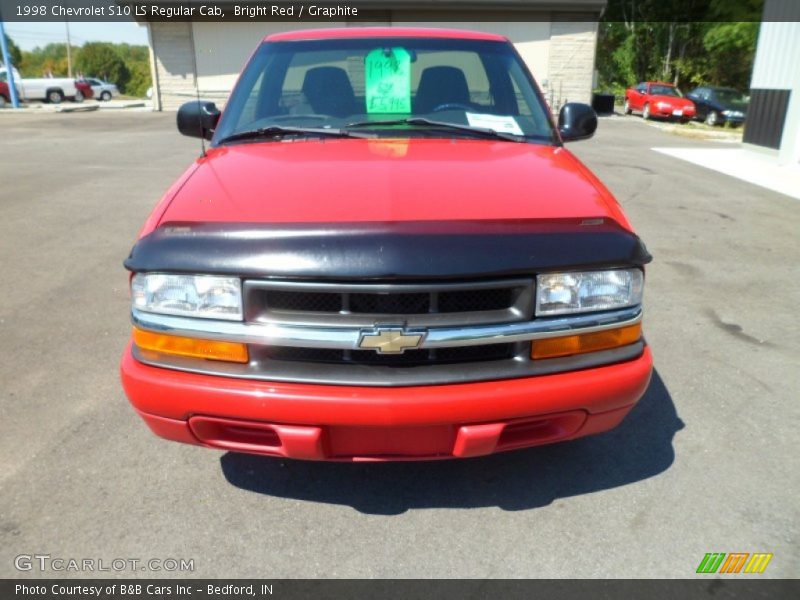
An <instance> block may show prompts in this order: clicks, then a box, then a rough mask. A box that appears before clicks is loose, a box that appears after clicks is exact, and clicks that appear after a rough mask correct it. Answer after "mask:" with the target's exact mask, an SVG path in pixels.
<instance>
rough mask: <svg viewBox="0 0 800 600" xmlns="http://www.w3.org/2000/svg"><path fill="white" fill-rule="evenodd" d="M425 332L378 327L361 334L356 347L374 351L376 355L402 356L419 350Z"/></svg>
mask: <svg viewBox="0 0 800 600" xmlns="http://www.w3.org/2000/svg"><path fill="white" fill-rule="evenodd" d="M424 337H425V332H415V331H405V330H403V329H400V328H388V327H378V328H376V329H373V330H371V331H364V332H362V333H361V339H359V340H358V347H359V348H363V349H364V350H375V351H376V352H377V353H378V354H402V353H403V352H405V351H406V350H412V349H414V348H419V345H420V344H421V343H422V339H423V338H424Z"/></svg>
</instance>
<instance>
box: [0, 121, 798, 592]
mask: <svg viewBox="0 0 800 600" xmlns="http://www.w3.org/2000/svg"><path fill="white" fill-rule="evenodd" d="M0 117H2V118H0V128H2V142H0V147H2V150H3V157H4V159H3V160H2V161H0V181H2V182H3V191H2V193H1V194H0V207H2V213H3V218H2V219H0V248H1V249H2V261H0V280H1V281H2V282H3V283H4V286H5V287H4V290H3V293H2V294H0V356H2V360H0V382H2V384H1V385H0V410H1V411H2V423H3V428H2V436H0V456H1V457H2V458H1V459H0V488H1V489H2V494H1V495H0V577H42V576H51V577H53V576H60V575H67V576H81V575H86V576H91V575H97V574H96V573H58V572H52V571H49V572H46V573H41V572H39V571H37V570H35V569H34V570H32V571H27V572H20V571H18V570H17V569H16V568H15V567H14V558H15V557H16V556H18V555H20V554H48V555H50V556H52V557H61V558H65V559H69V558H76V559H82V558H94V559H96V560H97V559H102V560H103V561H106V562H107V563H108V562H110V561H112V560H113V559H116V558H123V559H130V558H138V559H142V560H146V559H151V558H155V559H162V560H163V559H168V558H177V559H180V558H184V559H194V571H193V572H191V573H175V572H172V573H167V572H158V573H144V572H140V571H133V572H131V571H121V572H111V573H104V575H111V576H132V575H148V576H153V575H156V576H165V575H166V576H170V575H172V576H186V575H192V576H198V577H223V576H259V577H268V578H273V577H471V578H484V577H631V578H644V577H691V576H693V575H694V572H695V569H696V568H697V565H698V564H699V562H700V560H701V559H702V558H703V556H704V554H705V553H706V552H770V553H773V554H774V558H773V559H772V562H771V563H770V564H769V566H768V568H767V570H766V571H765V573H764V574H763V575H761V576H759V577H797V576H798V574H800V573H799V572H798V565H800V510H799V508H800V501H799V500H798V498H800V469H799V468H798V458H797V456H798V454H797V451H798V438H799V437H800V436H799V435H798V428H799V427H800V403H799V402H798V390H799V389H800V385H799V384H800V381H798V379H799V377H798V375H799V374H800V369H798V365H799V364H800V319H798V318H797V306H798V301H800V277H798V275H800V272H799V271H798V264H800V244H798V232H799V231H800V204H799V203H798V202H797V201H796V200H793V199H791V198H789V197H786V196H782V195H779V194H776V193H773V192H770V191H767V190H763V189H761V188H758V187H755V186H752V185H749V184H746V183H744V182H741V181H739V180H736V179H732V178H729V177H726V176H724V175H721V174H718V173H715V172H712V171H708V170H705V169H702V168H700V167H696V166H694V165H692V164H690V163H686V162H684V161H679V160H676V159H673V158H670V157H669V156H665V155H662V154H658V153H656V152H653V151H652V150H650V148H652V147H654V146H684V147H685V146H693V145H701V144H707V143H706V142H698V141H695V140H691V139H685V138H678V137H675V136H671V135H669V134H667V133H665V132H663V131H660V130H658V129H656V128H652V127H647V126H644V125H642V123H641V122H640V120H636V119H630V118H609V119H603V120H601V124H600V129H599V131H598V134H597V135H596V137H595V138H594V139H592V140H589V141H586V142H580V143H576V144H574V145H571V146H570V149H571V150H573V151H574V152H575V153H576V154H577V155H578V156H579V157H580V158H581V159H582V160H583V161H584V162H585V163H586V164H587V165H588V166H589V167H590V168H591V169H592V170H593V171H594V172H595V173H596V174H597V175H598V176H599V177H600V178H601V179H602V180H603V181H604V182H605V183H606V185H607V186H608V187H609V188H610V190H611V191H612V192H613V193H614V194H615V195H616V196H617V198H618V199H619V201H620V202H621V204H622V205H623V206H624V208H625V210H626V211H627V214H628V216H629V217H630V219H631V221H632V222H633V224H634V226H635V227H636V229H637V231H638V233H639V234H640V235H641V236H642V237H643V239H644V240H645V242H646V243H647V245H648V247H649V249H650V251H651V252H652V254H653V255H654V257H655V261H654V262H653V264H652V265H651V267H650V268H649V270H648V273H647V285H646V297H645V302H646V316H645V332H646V336H647V339H648V342H649V343H650V345H651V347H652V350H653V354H654V357H655V365H656V372H655V374H654V377H653V380H652V383H651V385H650V388H649V390H648V392H647V394H646V396H645V397H644V398H643V399H642V401H641V403H640V404H639V406H637V407H636V408H635V409H634V411H633V412H632V413H631V415H630V416H629V417H628V419H627V420H626V421H625V422H624V423H623V425H621V426H620V427H619V428H618V429H616V430H614V431H612V432H610V433H607V434H604V435H600V436H596V437H593V438H587V439H583V440H579V441H576V442H570V443H566V444H559V445H554V446H548V447H540V448H535V449H531V450H526V451H520V452H514V453H508V454H503V455H497V456H492V457H487V458H480V459H471V460H465V461H445V462H433V463H398V464H327V463H304V462H293V461H282V460H277V459H268V458H260V457H251V456H244V455H234V454H225V453H220V452H216V451H212V450H205V449H201V448H196V447H189V446H183V445H180V444H175V443H169V442H166V441H162V440H160V439H157V438H156V437H154V436H153V435H152V434H151V433H150V432H149V430H147V428H146V427H145V425H144V424H143V423H142V422H141V421H140V419H139V418H138V417H137V416H136V415H135V414H134V412H133V410H132V409H131V408H130V407H129V405H128V403H127V401H126V399H125V397H124V395H123V392H122V389H121V387H120V384H119V380H118V375H117V363H118V359H119V356H120V354H121V352H122V349H123V347H124V345H125V342H126V339H127V336H128V332H129V321H128V291H127V275H126V272H125V271H124V269H123V268H122V260H123V258H124V257H125V256H126V255H127V253H128V251H129V250H130V247H131V245H132V243H133V241H134V239H135V236H136V233H137V231H138V229H139V227H140V226H141V225H142V223H143V221H144V219H145V217H146V216H147V214H148V212H149V210H150V209H151V207H152V206H153V204H154V203H155V202H156V201H157V199H158V198H159V197H160V195H161V194H162V193H163V192H164V191H165V190H166V188H167V187H168V186H169V185H170V184H171V183H172V181H173V180H174V179H175V178H176V177H177V176H178V175H179V174H180V173H181V172H182V170H183V169H184V168H185V167H186V166H187V165H188V164H189V163H190V162H191V160H192V159H193V158H194V157H195V156H196V155H197V154H198V151H199V142H197V141H194V140H190V139H188V138H182V137H181V136H179V135H178V133H177V131H176V129H175V127H174V115H171V114H149V113H131V114H120V113H114V114H107V113H105V112H102V113H101V112H94V113H86V114H71V115H57V114H46V115H42V114H40V115H22V116H19V115H0ZM709 145H713V144H709Z"/></svg>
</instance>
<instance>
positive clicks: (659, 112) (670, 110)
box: [650, 105, 696, 119]
mask: <svg viewBox="0 0 800 600" xmlns="http://www.w3.org/2000/svg"><path fill="white" fill-rule="evenodd" d="M676 110H678V111H680V112H681V114H679V115H676V114H675V111H676ZM695 112H696V111H695V108H694V107H691V108H690V107H687V106H683V107H681V106H667V107H664V108H662V107H659V106H658V105H654V106H652V108H651V110H650V114H652V115H653V116H656V117H675V118H676V119H693V118H694V116H695Z"/></svg>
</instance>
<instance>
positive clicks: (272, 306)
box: [244, 279, 533, 327]
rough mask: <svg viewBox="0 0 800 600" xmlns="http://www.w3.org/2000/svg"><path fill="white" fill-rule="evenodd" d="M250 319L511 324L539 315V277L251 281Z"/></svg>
mask: <svg viewBox="0 0 800 600" xmlns="http://www.w3.org/2000/svg"><path fill="white" fill-rule="evenodd" d="M244 302H245V320H246V321H250V322H256V323H281V324H297V325H303V324H309V325H312V324H313V325H326V326H331V327H336V326H357V327H372V326H375V325H376V324H383V325H385V324H405V325H407V326H409V327H433V326H446V325H450V326H453V325H455V326H460V325H465V326H466V325H478V324H491V323H510V322H517V321H525V320H529V319H531V318H532V317H533V281H532V280H531V279H509V280H502V281H480V282H463V283H431V284H347V283H342V284H337V283H309V282H284V281H260V280H247V281H245V282H244Z"/></svg>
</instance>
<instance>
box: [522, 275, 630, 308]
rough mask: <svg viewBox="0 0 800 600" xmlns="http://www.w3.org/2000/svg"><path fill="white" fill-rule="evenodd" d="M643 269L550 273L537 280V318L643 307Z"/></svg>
mask: <svg viewBox="0 0 800 600" xmlns="http://www.w3.org/2000/svg"><path fill="white" fill-rule="evenodd" d="M643 288H644V274H643V273H642V271H641V270H640V269H614V270H610V271H580V272H576V273H548V274H545V275H538V276H537V277H536V316H538V317H544V316H552V315H564V314H572V313H583V312H592V311H598V310H613V309H615V308H625V307H626V306H636V305H637V304H641V303H642V291H643Z"/></svg>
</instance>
